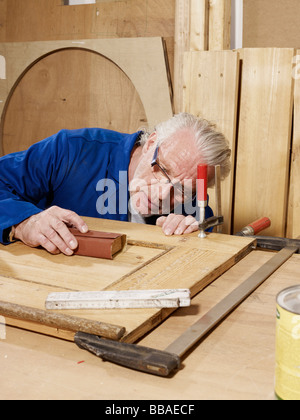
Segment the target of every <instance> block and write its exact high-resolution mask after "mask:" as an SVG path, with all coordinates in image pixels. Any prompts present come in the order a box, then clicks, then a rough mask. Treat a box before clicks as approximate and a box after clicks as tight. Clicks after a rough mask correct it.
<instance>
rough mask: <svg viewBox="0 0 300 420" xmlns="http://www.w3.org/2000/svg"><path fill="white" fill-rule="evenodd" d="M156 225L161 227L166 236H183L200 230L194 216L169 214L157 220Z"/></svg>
mask: <svg viewBox="0 0 300 420" xmlns="http://www.w3.org/2000/svg"><path fill="white" fill-rule="evenodd" d="M156 225H157V226H160V227H161V228H162V230H163V232H164V234H165V235H168V236H171V235H183V234H184V233H192V232H196V231H197V230H198V222H197V220H196V219H195V218H194V217H193V216H183V215H180V214H173V213H172V214H169V215H168V216H161V217H159V218H158V219H157V221H156Z"/></svg>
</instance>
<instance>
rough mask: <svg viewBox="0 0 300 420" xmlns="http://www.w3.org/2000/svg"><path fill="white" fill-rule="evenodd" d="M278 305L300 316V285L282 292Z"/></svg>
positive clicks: (278, 296)
mask: <svg viewBox="0 0 300 420" xmlns="http://www.w3.org/2000/svg"><path fill="white" fill-rule="evenodd" d="M277 303H278V305H279V306H281V307H282V308H283V309H286V310H287V311H289V312H293V313H294V314H297V315H300V285H297V286H292V287H288V288H287V289H284V290H282V292H280V293H279V294H278V295H277Z"/></svg>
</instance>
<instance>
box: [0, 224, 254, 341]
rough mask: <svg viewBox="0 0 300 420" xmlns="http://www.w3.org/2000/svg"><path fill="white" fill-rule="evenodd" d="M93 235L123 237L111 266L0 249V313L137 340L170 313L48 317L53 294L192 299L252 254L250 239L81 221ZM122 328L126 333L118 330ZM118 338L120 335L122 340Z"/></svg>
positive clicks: (48, 327) (43, 328) (30, 323)
mask: <svg viewBox="0 0 300 420" xmlns="http://www.w3.org/2000/svg"><path fill="white" fill-rule="evenodd" d="M86 221H87V223H88V225H89V227H90V229H98V230H102V231H115V232H121V233H125V234H126V235H127V237H128V246H127V249H126V251H125V252H123V253H122V254H119V255H118V256H117V257H116V258H115V259H114V260H113V261H107V260H101V259H94V258H88V257H80V256H73V257H66V256H64V255H56V256H54V255H50V254H48V253H47V252H46V251H44V250H41V249H31V248H28V247H26V246H25V245H23V244H21V243H15V244H13V245H9V246H7V247H5V246H3V245H1V246H0V267H1V276H0V315H3V316H5V317H6V323H7V324H12V325H17V326H20V327H22V328H27V329H31V330H33V331H40V332H43V333H47V334H51V335H55V336H58V337H63V338H67V339H70V340H72V339H73V336H74V331H76V330H78V329H80V328H82V326H83V327H84V328H85V329H86V330H87V331H89V332H93V333H95V334H99V335H102V336H106V337H110V338H113V339H120V340H122V341H126V342H134V341H136V340H137V339H138V338H140V337H141V336H143V335H144V334H145V333H146V332H148V331H149V330H151V329H152V328H154V327H155V326H156V325H158V324H159V323H160V322H161V321H162V320H163V319H164V318H166V317H167V316H168V315H169V314H170V313H171V312H172V309H170V310H169V309H168V310H166V309H125V310H121V309H118V310H116V309H114V310H113V309H111V310H110V309H109V310H81V311H74V310H72V311H70V310H67V311H46V310H45V309H44V307H45V306H44V305H45V300H46V298H47V296H48V294H49V293H50V292H53V291H70V290H73V291H79V290H82V291H92V290H128V289H164V288H189V289H190V290H191V294H192V296H194V295H195V294H197V293H198V292H199V291H200V290H202V289H203V288H204V287H205V286H207V285H208V284H209V283H211V282H212V281H213V280H215V279H216V278H217V277H218V276H219V275H221V274H222V273H224V272H225V271H226V270H227V269H228V268H230V267H231V266H233V265H234V264H235V263H236V262H237V261H238V260H239V259H240V258H242V257H243V256H244V255H245V254H247V253H248V252H250V250H251V244H252V243H253V240H251V239H249V238H240V237H233V236H229V235H219V234H210V235H209V236H208V237H207V238H205V239H199V238H198V237H197V235H196V234H193V235H187V236H183V237H182V236H178V237H175V236H173V237H166V236H165V235H164V234H163V233H162V231H161V229H160V228H158V227H156V226H146V225H136V224H133V223H125V222H111V221H108V220H98V219H89V218H86ZM124 328H125V330H126V331H125V333H124V334H123V332H121V330H122V329H124ZM122 334H123V335H122Z"/></svg>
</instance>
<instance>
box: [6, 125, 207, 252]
mask: <svg viewBox="0 0 300 420" xmlns="http://www.w3.org/2000/svg"><path fill="white" fill-rule="evenodd" d="M140 134H141V132H136V133H134V134H124V133H119V132H115V131H111V130H106V129H100V128H84V129H79V130H61V131H59V132H58V133H57V134H54V135H53V136H50V137H48V138H47V139H45V140H42V141H40V142H38V143H35V144H34V145H32V146H31V147H30V148H29V149H28V150H26V151H23V152H17V153H12V154H10V155H6V156H4V157H2V158H0V242H1V243H3V244H7V241H6V238H5V236H6V235H5V230H6V229H8V228H10V227H11V226H13V225H16V224H18V223H20V222H22V221H23V220H25V219H27V218H28V217H30V216H32V215H34V214H37V213H39V212H41V211H43V210H45V209H46V208H48V207H51V206H54V205H56V206H59V207H62V208H64V209H69V210H72V211H74V212H76V213H77V214H79V215H80V216H87V217H97V218H104V219H111V220H121V221H128V200H129V192H128V166H129V163H130V156H131V152H132V149H133V147H134V145H135V143H136V141H137V140H138V138H139V136H140ZM103 196H105V198H106V200H103V199H102V197H103ZM109 201H110V203H111V205H110V207H111V208H108V207H107V202H109ZM211 215H212V211H211V209H210V208H209V207H208V208H207V212H206V217H210V216H211ZM150 219H151V218H150ZM150 219H149V221H150Z"/></svg>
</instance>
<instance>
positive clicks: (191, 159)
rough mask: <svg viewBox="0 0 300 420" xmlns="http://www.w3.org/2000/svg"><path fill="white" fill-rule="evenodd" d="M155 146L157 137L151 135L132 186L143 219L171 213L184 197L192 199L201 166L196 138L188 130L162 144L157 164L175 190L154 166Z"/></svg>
mask: <svg viewBox="0 0 300 420" xmlns="http://www.w3.org/2000/svg"><path fill="white" fill-rule="evenodd" d="M156 145H157V141H156V136H155V135H152V136H151V137H150V138H149V139H148V140H147V142H146V144H145V145H144V146H143V149H142V154H141V158H140V160H139V163H138V164H137V167H136V170H135V172H134V176H133V179H132V181H131V182H130V185H129V189H130V200H131V205H132V207H133V208H134V209H135V210H136V211H137V212H138V213H140V214H141V215H142V216H144V217H147V216H150V215H152V214H167V213H170V211H172V210H173V208H174V206H175V207H176V205H179V204H181V203H183V200H184V199H185V197H186V198H188V199H190V200H191V199H192V195H193V193H194V192H195V190H196V174H197V164H199V163H201V156H200V154H199V152H198V150H197V148H196V146H195V144H194V139H193V138H192V137H191V134H190V133H189V132H188V131H187V130H182V131H181V132H179V133H177V134H176V136H174V137H173V138H171V139H168V140H167V141H165V142H164V143H162V144H161V146H160V148H159V152H158V159H157V161H158V163H159V165H160V166H161V167H163V169H164V170H165V171H166V173H167V174H168V176H169V178H170V179H171V181H172V184H175V185H176V186H177V188H173V186H172V184H170V183H169V181H168V178H167V177H166V176H165V175H164V174H163V173H162V172H161V171H160V170H159V168H158V167H157V165H154V166H153V167H151V161H152V158H153V154H154V151H155V148H156Z"/></svg>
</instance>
